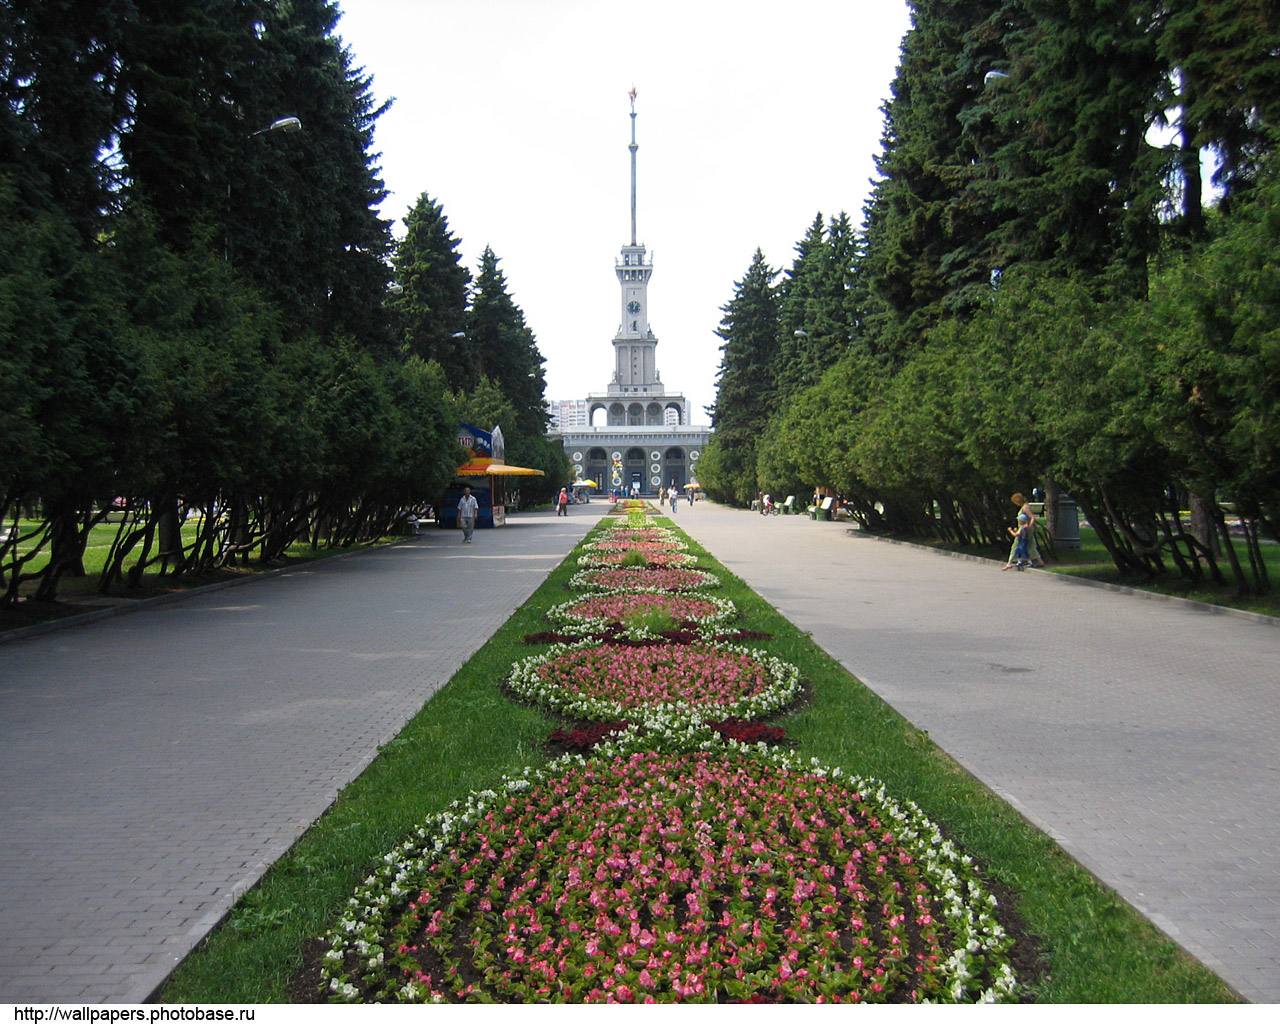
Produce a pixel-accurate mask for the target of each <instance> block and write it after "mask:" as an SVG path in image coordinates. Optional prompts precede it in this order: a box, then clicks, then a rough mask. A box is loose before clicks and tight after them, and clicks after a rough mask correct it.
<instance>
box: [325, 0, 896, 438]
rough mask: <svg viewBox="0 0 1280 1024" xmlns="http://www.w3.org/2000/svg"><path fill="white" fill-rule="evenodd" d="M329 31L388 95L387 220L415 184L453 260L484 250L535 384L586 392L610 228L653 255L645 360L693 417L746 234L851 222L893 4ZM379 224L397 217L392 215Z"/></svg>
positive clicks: (598, 374) (605, 329)
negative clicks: (454, 241) (521, 318)
mask: <svg viewBox="0 0 1280 1024" xmlns="http://www.w3.org/2000/svg"><path fill="white" fill-rule="evenodd" d="M339 6H340V7H341V9H342V10H343V12H344V14H343V18H342V20H341V22H340V23H339V25H338V32H339V34H340V35H341V36H342V38H343V40H344V41H345V42H346V43H347V44H348V45H349V46H350V47H351V49H352V51H353V52H354V54H355V58H356V63H357V64H358V65H361V66H363V67H364V68H365V69H366V70H367V71H368V72H370V73H371V74H372V75H373V79H374V81H373V91H374V95H375V97H376V98H377V99H379V100H383V99H387V98H389V97H394V98H395V103H394V105H393V106H392V108H391V110H390V111H389V112H388V113H387V114H385V115H384V116H383V117H382V119H381V120H380V121H379V122H378V124H377V128H376V137H375V142H376V147H375V148H376V149H377V150H378V151H380V152H381V154H382V156H381V160H380V162H381V166H382V172H383V179H384V181H385V182H386V185H387V188H388V189H390V192H391V195H390V196H389V197H388V199H387V200H386V202H385V203H384V204H383V207H382V213H383V216H385V217H388V218H394V219H395V220H397V221H400V220H401V219H402V218H403V217H404V215H405V214H406V213H407V211H408V209H409V208H410V206H412V205H413V203H414V202H415V201H416V199H417V197H418V196H419V195H420V194H422V193H423V192H426V193H428V194H429V195H431V196H432V198H434V199H436V200H437V201H439V202H440V204H441V205H442V206H443V208H444V211H445V214H446V215H447V217H448V218H449V224H450V227H451V228H452V230H453V234H454V236H455V237H457V238H459V239H460V240H461V243H462V244H461V246H460V248H461V251H462V252H463V258H464V260H465V262H466V263H467V265H468V267H470V268H471V269H472V271H473V272H474V271H475V267H476V264H477V261H478V257H479V254H480V252H481V251H482V250H483V248H484V247H485V245H489V246H491V247H492V248H493V250H494V252H495V253H496V254H497V255H498V257H499V258H500V259H501V261H502V262H501V264H500V266H501V267H502V268H503V270H504V271H505V273H506V276H507V284H508V287H509V289H510V291H511V294H512V296H513V297H514V299H515V301H516V302H517V303H518V304H519V305H520V307H521V308H522V309H523V310H524V313H525V317H526V318H527V320H528V323H529V326H530V328H531V329H532V330H533V332H534V334H535V335H536V336H537V339H538V347H539V349H540V350H541V352H542V355H543V357H544V358H545V359H546V364H547V365H546V374H547V397H548V399H552V400H554V399H563V398H583V397H585V396H586V394H587V393H588V392H591V391H603V390H604V389H605V387H606V385H607V384H608V381H609V378H610V374H611V373H612V371H613V347H612V345H611V344H610V342H611V340H612V338H613V336H614V333H615V332H616V330H617V328H618V322H619V319H620V301H619V290H618V289H619V286H618V282H617V278H616V277H615V275H614V272H613V267H614V258H615V256H617V255H618V250H619V248H620V247H621V246H622V245H624V244H626V243H627V242H629V241H630V231H631V226H630V216H631V211H630V201H631V200H630V189H631V180H630V174H631V172H630V155H629V153H628V151H627V145H628V143H629V142H630V130H631V129H630V120H629V118H628V114H629V112H630V103H629V100H628V98H627V92H628V91H629V90H630V88H631V87H632V85H634V86H635V87H636V89H637V90H638V93H639V95H638V99H637V102H636V111H637V113H638V115H639V116H638V118H637V127H636V132H637V138H636V141H637V142H638V144H639V147H640V149H639V153H638V166H639V187H638V189H637V192H638V224H639V230H638V234H639V241H641V242H642V243H643V244H645V245H646V246H648V249H649V253H650V255H651V256H652V258H653V261H654V274H653V278H652V281H651V283H650V285H649V308H650V322H651V325H652V327H653V330H654V332H655V334H656V335H657V336H658V339H659V343H658V348H657V357H658V369H659V371H660V373H661V374H662V379H663V381H664V382H665V383H666V384H667V386H668V387H670V388H673V389H675V390H678V391H681V392H683V393H684V394H685V395H686V396H687V397H688V398H689V399H690V403H691V406H692V408H693V409H694V410H695V413H694V417H693V418H694V421H695V422H698V423H705V422H707V417H706V415H705V413H704V412H703V407H704V406H706V405H708V404H710V403H711V402H712V401H713V400H714V397H715V374H716V370H717V369H718V367H719V365H720V352H719V346H720V339H719V338H717V337H716V335H715V333H714V331H715V329H716V327H717V326H718V325H719V323H720V316H721V313H720V307H721V306H723V305H724V304H725V303H726V302H727V301H728V300H729V299H730V298H731V297H732V295H733V285H734V282H735V281H737V280H738V279H740V278H741V277H742V275H743V273H744V272H745V271H746V269H747V267H748V266H749V264H750V262H751V257H752V254H753V253H754V252H755V250H756V248H757V247H759V248H760V249H762V250H763V251H764V254H765V258H766V259H767V260H768V262H769V263H770V265H771V266H774V267H776V268H783V267H786V266H789V265H790V264H791V261H792V259H793V258H794V255H795V253H794V245H795V243H796V242H797V241H798V240H799V239H800V237H801V236H802V235H803V234H804V231H805V229H806V228H807V227H808V225H809V223H810V222H811V221H812V220H813V217H814V215H815V214H816V213H817V212H819V211H821V212H822V213H823V215H824V216H829V215H831V214H834V213H839V212H840V211H841V210H845V211H848V213H849V214H850V216H851V217H852V218H853V220H854V223H855V225H857V224H860V223H861V218H862V205H863V202H864V201H865V199H866V195H867V191H868V182H869V179H870V178H871V177H872V175H873V174H874V166H873V163H872V159H873V157H874V155H875V154H876V153H877V152H878V151H879V146H880V134H881V130H882V127H883V118H882V115H881V112H880V105H881V103H882V102H883V100H884V99H885V97H887V96H888V93H889V84H890V82H891V81H892V79H893V74H894V70H895V68H896V66H897V61H898V55H899V45H900V43H901V41H902V36H903V34H904V33H905V32H906V30H907V27H908V17H907V10H906V5H905V3H903V2H901V0H791V2H790V3H776V2H774V3H761V2H759V0H736V2H722V0H683V2H673V0H643V2H638V3H637V2H627V0H339ZM396 232H397V234H399V233H400V225H399V224H398V223H397V226H396Z"/></svg>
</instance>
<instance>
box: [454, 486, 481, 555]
mask: <svg viewBox="0 0 1280 1024" xmlns="http://www.w3.org/2000/svg"><path fill="white" fill-rule="evenodd" d="M479 511H480V503H479V502H478V501H476V499H475V498H474V497H473V496H472V494H471V488H470V487H464V488H462V497H461V498H459V499H458V526H459V527H460V528H461V530H462V543H463V544H470V543H471V535H472V534H473V533H474V532H475V529H476V513H477V512H479Z"/></svg>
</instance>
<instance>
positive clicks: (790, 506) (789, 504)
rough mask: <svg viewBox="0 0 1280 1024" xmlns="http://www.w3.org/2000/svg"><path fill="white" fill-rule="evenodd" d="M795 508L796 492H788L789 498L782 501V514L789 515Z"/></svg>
mask: <svg viewBox="0 0 1280 1024" xmlns="http://www.w3.org/2000/svg"><path fill="white" fill-rule="evenodd" d="M795 510H796V496H795V495H794V494H788V495H787V500H786V501H784V502H783V503H782V514H783V515H784V516H789V515H791V514H792V513H793V512H795Z"/></svg>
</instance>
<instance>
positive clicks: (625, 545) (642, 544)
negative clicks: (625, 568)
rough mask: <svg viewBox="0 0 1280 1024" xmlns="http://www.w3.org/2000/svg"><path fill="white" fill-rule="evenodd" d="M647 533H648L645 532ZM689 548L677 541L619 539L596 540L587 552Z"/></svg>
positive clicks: (640, 538)
mask: <svg viewBox="0 0 1280 1024" xmlns="http://www.w3.org/2000/svg"><path fill="white" fill-rule="evenodd" d="M646 532H648V531H646ZM688 547H689V545H688V544H684V543H682V542H680V541H678V540H668V539H663V538H656V537H653V538H650V537H635V538H632V537H619V538H618V539H616V540H598V541H596V542H595V543H594V544H588V545H587V550H588V551H643V552H644V553H645V554H648V553H649V552H651V551H684V550H686V549H687V548H688Z"/></svg>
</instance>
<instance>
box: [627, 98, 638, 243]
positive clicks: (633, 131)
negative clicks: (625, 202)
mask: <svg viewBox="0 0 1280 1024" xmlns="http://www.w3.org/2000/svg"><path fill="white" fill-rule="evenodd" d="M627 95H628V96H630V97H631V145H630V146H628V147H627V148H628V149H629V150H631V244H632V245H635V244H636V150H637V149H639V148H640V147H639V146H637V145H636V87H635V86H634V85H633V86H632V87H631V92H629V93H628V94H627Z"/></svg>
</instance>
